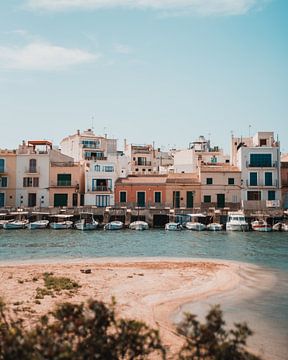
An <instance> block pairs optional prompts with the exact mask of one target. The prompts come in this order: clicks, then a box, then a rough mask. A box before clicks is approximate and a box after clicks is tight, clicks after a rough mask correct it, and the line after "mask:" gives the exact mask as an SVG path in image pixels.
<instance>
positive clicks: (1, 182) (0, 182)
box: [0, 176, 7, 187]
mask: <svg viewBox="0 0 288 360" xmlns="http://www.w3.org/2000/svg"><path fill="white" fill-rule="evenodd" d="M0 187H7V177H6V176H2V177H1V176H0Z"/></svg>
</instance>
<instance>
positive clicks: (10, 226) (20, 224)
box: [3, 220, 28, 230]
mask: <svg viewBox="0 0 288 360" xmlns="http://www.w3.org/2000/svg"><path fill="white" fill-rule="evenodd" d="M27 224H28V220H25V221H17V220H16V221H9V222H7V223H6V224H3V229H5V230H17V229H25V228H26V226H27Z"/></svg>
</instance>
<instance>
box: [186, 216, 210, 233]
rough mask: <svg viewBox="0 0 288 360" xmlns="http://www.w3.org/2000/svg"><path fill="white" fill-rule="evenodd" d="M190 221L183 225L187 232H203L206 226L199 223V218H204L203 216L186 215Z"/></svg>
mask: <svg viewBox="0 0 288 360" xmlns="http://www.w3.org/2000/svg"><path fill="white" fill-rule="evenodd" d="M188 216H189V217H190V221H187V222H186V223H185V227H186V229H188V230H194V231H203V230H206V225H205V224H203V223H201V222H200V221H199V218H206V215H204V214H188Z"/></svg>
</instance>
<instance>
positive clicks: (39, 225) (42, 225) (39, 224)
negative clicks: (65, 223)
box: [26, 220, 49, 230]
mask: <svg viewBox="0 0 288 360" xmlns="http://www.w3.org/2000/svg"><path fill="white" fill-rule="evenodd" d="M48 224H49V220H36V221H33V222H30V223H29V224H27V225H26V227H27V229H29V230H34V229H46V228H47V226H48Z"/></svg>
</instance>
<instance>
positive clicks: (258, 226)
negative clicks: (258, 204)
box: [251, 220, 272, 232]
mask: <svg viewBox="0 0 288 360" xmlns="http://www.w3.org/2000/svg"><path fill="white" fill-rule="evenodd" d="M251 226H252V230H254V231H265V232H267V231H272V226H271V225H268V224H267V222H266V221H265V220H255V221H252V222H251Z"/></svg>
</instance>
